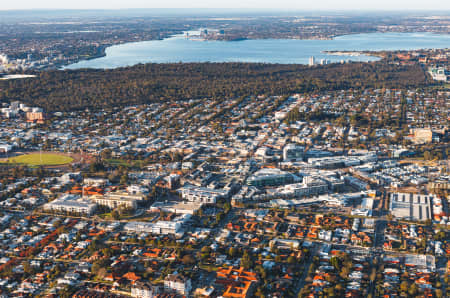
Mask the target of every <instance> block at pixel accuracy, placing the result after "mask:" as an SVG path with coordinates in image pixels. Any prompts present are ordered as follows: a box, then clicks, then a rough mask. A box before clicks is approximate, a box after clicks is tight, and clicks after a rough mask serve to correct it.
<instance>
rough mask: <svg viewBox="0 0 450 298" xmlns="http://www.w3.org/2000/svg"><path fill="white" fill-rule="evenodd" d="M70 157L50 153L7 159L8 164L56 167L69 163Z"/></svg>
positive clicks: (71, 159)
mask: <svg viewBox="0 0 450 298" xmlns="http://www.w3.org/2000/svg"><path fill="white" fill-rule="evenodd" d="M72 161H73V158H72V157H69V156H66V155H61V154H52V153H42V154H40V153H31V154H24V155H19V156H15V157H11V158H9V161H8V162H9V163H10V164H24V165H28V166H58V165H64V164H68V163H71V162H72Z"/></svg>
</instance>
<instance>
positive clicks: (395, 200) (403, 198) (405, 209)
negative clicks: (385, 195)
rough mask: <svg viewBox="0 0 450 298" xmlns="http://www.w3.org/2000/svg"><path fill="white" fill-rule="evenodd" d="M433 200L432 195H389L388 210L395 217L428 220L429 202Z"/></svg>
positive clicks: (429, 212) (429, 213)
mask: <svg viewBox="0 0 450 298" xmlns="http://www.w3.org/2000/svg"><path fill="white" fill-rule="evenodd" d="M433 198H434V196H433V195H423V194H412V193H391V194H390V203H389V210H390V211H391V213H392V215H394V216H395V217H399V218H405V219H410V220H420V221H423V220H428V219H431V218H432V214H431V201H432V200H433Z"/></svg>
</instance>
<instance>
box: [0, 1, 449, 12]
mask: <svg viewBox="0 0 450 298" xmlns="http://www.w3.org/2000/svg"><path fill="white" fill-rule="evenodd" d="M1 2H2V3H1V5H0V10H11V9H123V8H270V9H278V10H292V9H295V10H437V11H442V10H450V1H448V0H276V1H274V0H12V1H11V0H2V1H1Z"/></svg>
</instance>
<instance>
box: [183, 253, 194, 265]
mask: <svg viewBox="0 0 450 298" xmlns="http://www.w3.org/2000/svg"><path fill="white" fill-rule="evenodd" d="M181 262H183V264H185V265H192V264H194V263H195V258H194V257H193V256H192V255H191V254H186V255H184V256H183V258H182V259H181Z"/></svg>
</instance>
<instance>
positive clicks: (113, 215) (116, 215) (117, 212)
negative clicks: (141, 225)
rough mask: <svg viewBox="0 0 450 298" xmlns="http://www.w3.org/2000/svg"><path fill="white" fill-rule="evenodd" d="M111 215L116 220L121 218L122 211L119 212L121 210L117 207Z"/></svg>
mask: <svg viewBox="0 0 450 298" xmlns="http://www.w3.org/2000/svg"><path fill="white" fill-rule="evenodd" d="M111 217H112V218H114V219H115V220H117V219H119V218H120V213H119V211H117V209H114V210H113V211H112V212H111Z"/></svg>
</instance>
